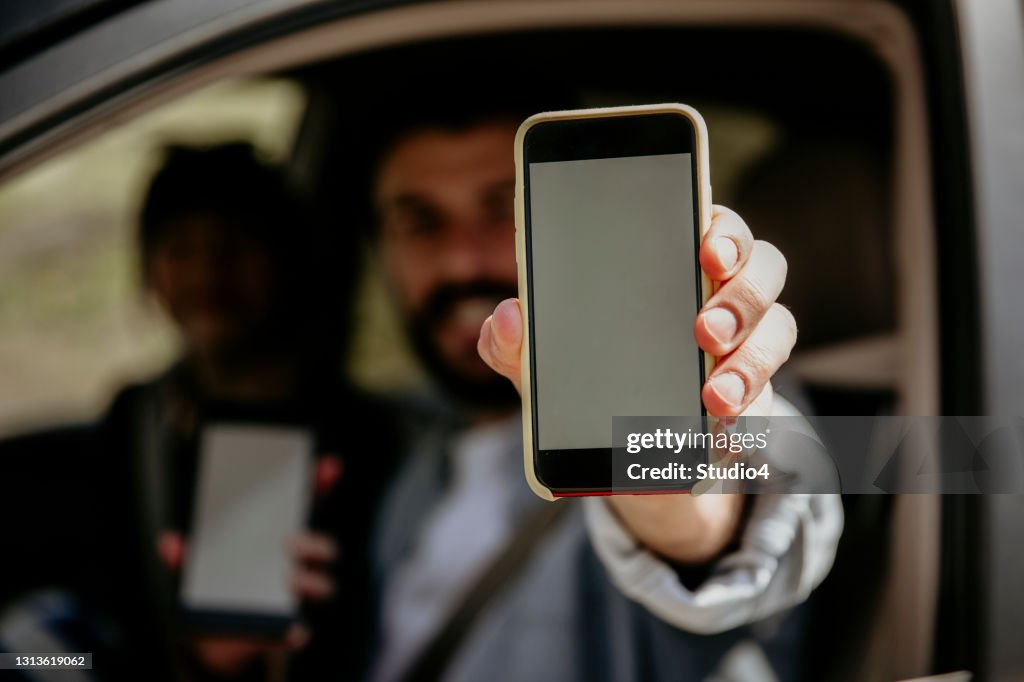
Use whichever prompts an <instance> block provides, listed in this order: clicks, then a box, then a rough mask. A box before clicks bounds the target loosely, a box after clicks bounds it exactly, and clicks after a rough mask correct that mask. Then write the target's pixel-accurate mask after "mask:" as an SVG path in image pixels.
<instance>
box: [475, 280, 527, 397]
mask: <svg viewBox="0 0 1024 682" xmlns="http://www.w3.org/2000/svg"><path fill="white" fill-rule="evenodd" d="M522 346H523V314H522V310H521V309H520V307H519V299H516V298H509V299H506V300H504V301H502V302H501V303H499V304H498V307H497V308H495V309H494V314H492V315H491V316H490V317H488V318H487V319H486V320H484V324H483V327H481V328H480V340H479V341H477V345H476V348H477V352H479V353H480V357H481V358H483V361H484V362H486V363H487V365H488V366H489V367H490V368H491V369H493V370H494V371H495V372H497V373H498V374H500V375H502V376H503V377H505V378H506V379H509V380H510V381H511V382H512V384H513V385H514V386H515V387H516V390H517V391H519V392H520V393H522V386H521V385H520V381H521V376H520V370H521V363H520V351H521V349H522Z"/></svg>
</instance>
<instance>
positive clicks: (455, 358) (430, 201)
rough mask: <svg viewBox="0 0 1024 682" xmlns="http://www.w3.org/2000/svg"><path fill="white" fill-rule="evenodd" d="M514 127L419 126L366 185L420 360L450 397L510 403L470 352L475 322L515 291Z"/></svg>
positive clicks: (503, 387)
mask: <svg viewBox="0 0 1024 682" xmlns="http://www.w3.org/2000/svg"><path fill="white" fill-rule="evenodd" d="M515 134H516V124H515V123H513V122H505V121H501V122H490V123H481V124H479V125H476V126H473V127H471V128H467V129H465V130H459V131H449V130H445V129H441V128H427V129H423V130H420V131H417V132H413V133H410V134H408V135H406V136H405V137H403V138H401V139H400V140H399V141H398V142H397V143H396V144H395V145H394V146H393V147H392V148H391V150H390V152H389V153H388V154H387V155H386V156H385V157H384V158H383V159H382V161H381V164H380V167H379V169H378V172H377V176H376V183H375V187H374V204H375V208H376V212H377V220H378V225H379V235H380V246H381V255H382V258H383V261H384V267H385V270H386V273H387V276H388V279H389V281H390V284H391V288H392V290H393V291H394V293H395V295H396V297H397V299H398V303H399V306H400V307H401V310H402V312H403V314H404V316H405V318H406V322H407V326H408V329H409V332H410V335H411V337H412V341H413V344H414V346H415V347H416V350H417V352H418V353H419V355H420V359H421V360H422V361H423V362H424V364H426V365H427V367H428V369H429V370H430V371H431V372H432V374H433V375H434V376H435V378H436V379H438V380H439V381H440V382H441V383H442V384H443V385H444V386H445V387H446V388H448V389H449V390H450V391H452V392H453V393H454V394H455V395H456V396H457V397H460V398H463V399H467V400H471V401H473V402H475V403H484V404H490V405H501V404H511V403H512V402H513V401H514V400H515V393H514V391H513V389H512V387H511V384H509V382H508V381H506V380H505V379H503V378H501V377H499V376H498V375H497V374H495V373H494V372H493V371H492V370H491V369H490V368H488V367H487V365H485V364H484V362H483V360H481V359H480V356H479V355H478V354H477V351H476V343H477V339H478V338H479V336H480V327H481V325H482V324H483V322H484V320H485V319H486V318H487V316H488V315H490V314H491V312H493V310H494V307H495V306H496V305H497V304H498V303H499V302H500V301H502V300H503V299H505V298H509V297H512V296H515V295H516V291H517V270H516V262H515V219H514V192H515V165H514V163H513V157H512V152H513V143H514V140H515Z"/></svg>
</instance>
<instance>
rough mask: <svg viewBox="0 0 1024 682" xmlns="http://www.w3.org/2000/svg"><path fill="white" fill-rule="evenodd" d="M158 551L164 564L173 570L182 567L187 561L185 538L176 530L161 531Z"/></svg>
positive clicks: (157, 546)
mask: <svg viewBox="0 0 1024 682" xmlns="http://www.w3.org/2000/svg"><path fill="white" fill-rule="evenodd" d="M156 553H157V556H159V557H160V561H161V562H163V564H164V566H166V567H167V568H169V569H171V570H172V571H178V570H180V569H181V566H182V564H183V563H185V538H184V536H183V535H182V534H181V533H180V532H178V531H176V530H164V531H160V534H159V535H157V538H156Z"/></svg>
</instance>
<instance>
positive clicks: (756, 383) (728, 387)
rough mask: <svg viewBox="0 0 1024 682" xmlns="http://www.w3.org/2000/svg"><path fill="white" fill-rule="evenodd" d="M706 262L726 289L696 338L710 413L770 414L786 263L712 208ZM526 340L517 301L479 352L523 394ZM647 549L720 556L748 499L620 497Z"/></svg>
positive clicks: (786, 347) (620, 507)
mask: <svg viewBox="0 0 1024 682" xmlns="http://www.w3.org/2000/svg"><path fill="white" fill-rule="evenodd" d="M699 255H700V264H701V268H702V269H703V270H704V272H705V273H706V274H707V276H708V277H709V278H710V279H711V280H712V281H715V282H719V283H720V287H719V289H718V291H717V292H715V294H714V295H713V296H712V297H711V298H710V299H709V300H708V302H707V304H706V305H705V306H704V307H703V308H702V309H701V311H700V313H699V314H698V315H697V320H696V322H695V324H694V337H695V338H696V340H697V344H698V345H699V346H700V347H701V348H702V349H703V350H704V351H706V352H708V353H710V354H711V355H714V356H715V357H717V358H718V363H717V364H716V365H715V368H714V370H713V372H712V373H711V376H710V377H709V379H708V381H707V382H706V383H705V384H704V387H703V389H702V392H701V397H702V399H703V401H704V406H705V407H706V408H707V411H708V413H709V414H711V415H713V416H718V417H725V416H735V415H740V414H758V415H770V414H771V409H772V395H773V394H772V387H771V378H772V376H773V375H774V374H775V372H776V371H777V370H778V368H779V367H780V366H781V365H782V363H784V362H785V361H786V360H787V359H788V358H789V353H790V351H791V350H792V348H793V345H794V343H796V322H795V321H794V319H793V316H792V315H791V314H790V312H789V310H787V309H786V308H785V307H783V306H781V305H780V304H778V303H776V302H775V299H776V298H778V295H779V293H780V292H781V291H782V287H783V285H784V284H785V282H786V259H785V258H784V257H783V256H782V254H781V253H780V252H779V250H778V249H776V248H775V247H774V246H772V245H771V244H769V243H767V242H763V241H755V240H754V237H753V235H751V233H750V229H749V228H748V227H747V225H746V223H744V222H743V220H742V219H741V218H740V217H739V216H738V215H737V214H736V213H734V212H733V211H731V210H729V209H727V208H724V207H721V206H716V207H714V210H713V213H712V220H711V227H710V228H709V229H708V232H707V234H706V235H705V236H704V239H703V241H702V242H701V246H700V254H699ZM522 341H523V321H522V312H521V311H520V308H519V301H518V300H516V299H509V300H506V301H503V302H501V303H500V304H499V305H498V307H497V308H496V309H495V311H494V314H493V315H491V316H490V317H489V318H487V320H486V321H485V322H484V324H483V327H482V328H481V330H480V340H479V342H478V344H477V348H478V350H479V351H480V356H481V357H482V358H483V359H484V361H485V362H486V363H487V364H488V365H490V366H491V367H492V368H493V369H494V370H495V371H496V372H498V373H499V374H502V375H503V376H505V377H507V378H508V379H510V380H511V381H512V383H513V384H515V387H516V389H517V390H519V391H520V392H522V386H521V383H520V377H521V375H520V369H521V368H520V349H521V348H522ZM609 504H611V506H612V508H613V509H614V510H615V511H616V513H617V514H618V515H619V517H620V518H621V520H622V522H623V523H624V524H625V526H626V527H627V528H628V529H629V530H630V532H631V533H632V534H633V535H634V537H636V538H637V539H638V540H639V541H640V542H641V543H643V544H644V545H645V546H647V547H648V548H649V549H651V550H652V551H654V552H657V553H658V554H661V555H662V556H664V557H666V558H668V559H671V560H673V561H678V562H681V563H704V562H707V561H710V560H712V559H714V558H715V557H716V556H717V555H718V554H719V553H720V552H721V551H722V550H723V549H724V548H725V547H726V545H728V544H729V542H730V541H731V540H732V538H733V536H734V535H735V534H736V530H737V528H738V526H739V521H740V518H741V516H742V511H743V496H742V495H720V494H710V495H700V496H693V495H616V496H613V497H611V498H609Z"/></svg>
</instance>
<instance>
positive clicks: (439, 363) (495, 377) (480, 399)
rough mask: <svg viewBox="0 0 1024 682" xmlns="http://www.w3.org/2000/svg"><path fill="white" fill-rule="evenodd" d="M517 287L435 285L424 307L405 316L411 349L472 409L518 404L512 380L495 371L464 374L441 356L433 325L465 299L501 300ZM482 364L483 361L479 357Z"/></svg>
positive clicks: (446, 388) (481, 283) (447, 389)
mask: <svg viewBox="0 0 1024 682" xmlns="http://www.w3.org/2000/svg"><path fill="white" fill-rule="evenodd" d="M516 294H517V292H516V288H515V287H514V286H509V285H507V284H502V283H500V282H495V281H492V280H476V281H473V282H468V283H466V284H446V285H442V286H440V287H438V288H437V289H436V290H435V291H434V292H433V293H432V294H431V295H430V297H429V298H428V299H427V300H426V302H425V303H424V304H423V306H422V307H421V308H420V309H419V311H417V312H416V313H414V314H413V315H411V316H410V317H409V318H408V323H407V328H408V332H409V339H410V341H411V343H412V347H413V350H414V351H415V352H416V355H417V357H418V358H419V359H420V362H422V363H423V365H424V367H425V368H426V370H427V372H429V374H430V376H431V377H432V378H433V379H434V380H435V381H436V382H437V383H438V384H439V386H440V387H441V388H442V389H443V390H444V391H445V392H446V393H448V394H449V395H450V396H451V397H452V398H454V399H455V400H457V401H458V402H460V403H463V404H465V405H466V406H467V407H471V408H474V407H475V408H506V407H513V406H515V405H517V404H518V403H519V394H518V393H516V389H515V387H514V386H513V385H512V382H511V381H509V380H508V379H506V378H505V377H503V376H501V375H500V374H498V373H497V372H491V373H488V374H487V376H486V377H484V378H473V377H467V376H465V374H463V373H461V372H459V370H458V369H457V368H455V367H452V365H451V363H450V362H449V361H448V360H447V359H446V358H445V357H444V354H443V353H442V352H441V349H440V348H438V345H437V343H436V341H435V339H434V330H435V327H436V326H437V325H438V324H440V323H441V322H442V321H443V320H445V319H446V318H447V317H448V316H449V315H451V314H452V313H453V311H454V310H455V307H456V306H457V305H458V304H459V303H461V302H462V301H464V300H465V299H468V298H482V297H487V298H494V299H495V301H496V302H497V301H502V300H504V299H506V298H513V297H514V296H516ZM480 362H481V363H483V360H480Z"/></svg>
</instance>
